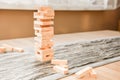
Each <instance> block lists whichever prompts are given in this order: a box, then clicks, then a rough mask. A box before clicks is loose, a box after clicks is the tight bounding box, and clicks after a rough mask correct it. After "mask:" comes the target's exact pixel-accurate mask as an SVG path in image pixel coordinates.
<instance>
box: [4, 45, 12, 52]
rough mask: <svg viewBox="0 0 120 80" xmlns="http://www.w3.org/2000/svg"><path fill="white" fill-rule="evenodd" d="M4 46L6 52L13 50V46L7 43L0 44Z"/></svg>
mask: <svg viewBox="0 0 120 80" xmlns="http://www.w3.org/2000/svg"><path fill="white" fill-rule="evenodd" d="M2 46H3V47H5V48H6V52H13V47H12V46H10V45H8V44H2Z"/></svg>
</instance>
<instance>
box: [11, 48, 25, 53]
mask: <svg viewBox="0 0 120 80" xmlns="http://www.w3.org/2000/svg"><path fill="white" fill-rule="evenodd" d="M13 51H15V52H20V53H22V52H24V50H23V49H22V48H17V47H15V48H13Z"/></svg>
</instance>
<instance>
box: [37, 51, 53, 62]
mask: <svg viewBox="0 0 120 80" xmlns="http://www.w3.org/2000/svg"><path fill="white" fill-rule="evenodd" d="M35 55H36V58H37V60H39V61H41V62H48V61H51V60H52V59H53V57H54V51H53V49H45V50H37V51H36V53H35Z"/></svg>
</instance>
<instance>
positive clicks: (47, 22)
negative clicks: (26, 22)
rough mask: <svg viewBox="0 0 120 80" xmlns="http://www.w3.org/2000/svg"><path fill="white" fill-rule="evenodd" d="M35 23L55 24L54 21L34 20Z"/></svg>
mask: <svg viewBox="0 0 120 80" xmlns="http://www.w3.org/2000/svg"><path fill="white" fill-rule="evenodd" d="M34 24H37V25H41V26H46V25H54V22H53V21H37V20H35V21H34Z"/></svg>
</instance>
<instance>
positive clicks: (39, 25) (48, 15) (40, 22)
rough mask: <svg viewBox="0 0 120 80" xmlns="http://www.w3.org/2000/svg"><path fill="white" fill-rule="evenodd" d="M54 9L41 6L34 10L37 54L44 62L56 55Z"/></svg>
mask: <svg viewBox="0 0 120 80" xmlns="http://www.w3.org/2000/svg"><path fill="white" fill-rule="evenodd" d="M54 15H55V13H54V10H53V9H52V8H50V7H47V6H44V7H40V8H39V9H38V11H37V12H34V18H35V19H36V20H34V30H35V35H36V37H35V38H34V39H35V54H36V57H37V59H38V60H40V61H42V62H47V61H51V60H52V59H53V56H54V52H53V49H52V46H53V41H52V38H53V36H54V27H53V25H54V21H53V20H54Z"/></svg>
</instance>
